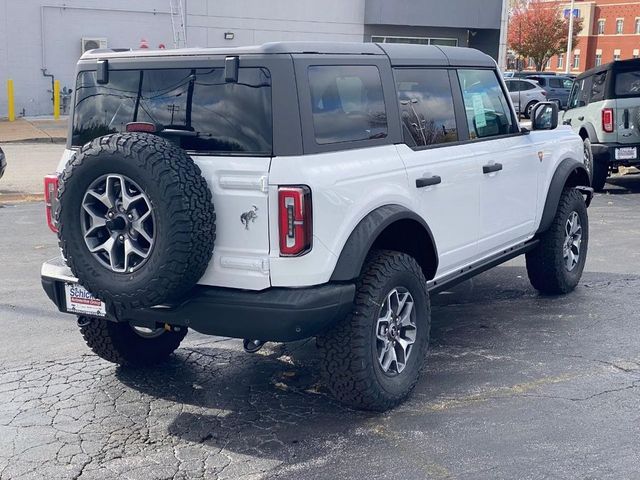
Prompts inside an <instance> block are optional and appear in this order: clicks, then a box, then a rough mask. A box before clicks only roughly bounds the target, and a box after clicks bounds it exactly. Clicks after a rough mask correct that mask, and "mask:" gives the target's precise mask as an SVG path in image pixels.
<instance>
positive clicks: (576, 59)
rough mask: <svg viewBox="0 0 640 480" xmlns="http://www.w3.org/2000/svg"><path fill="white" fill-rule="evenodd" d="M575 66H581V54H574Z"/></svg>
mask: <svg viewBox="0 0 640 480" xmlns="http://www.w3.org/2000/svg"><path fill="white" fill-rule="evenodd" d="M573 68H580V54H579V53H574V54H573Z"/></svg>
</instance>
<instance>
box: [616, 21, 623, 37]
mask: <svg viewBox="0 0 640 480" xmlns="http://www.w3.org/2000/svg"><path fill="white" fill-rule="evenodd" d="M623 30H624V20H623V19H622V18H619V19H617V20H616V34H618V35H621V34H622V32H623Z"/></svg>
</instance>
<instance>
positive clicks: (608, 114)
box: [602, 108, 613, 133]
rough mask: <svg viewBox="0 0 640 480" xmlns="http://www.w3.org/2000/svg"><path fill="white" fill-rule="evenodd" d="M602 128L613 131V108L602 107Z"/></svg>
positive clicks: (608, 131)
mask: <svg viewBox="0 0 640 480" xmlns="http://www.w3.org/2000/svg"><path fill="white" fill-rule="evenodd" d="M602 130H604V131H605V132H607V133H613V108H603V109H602Z"/></svg>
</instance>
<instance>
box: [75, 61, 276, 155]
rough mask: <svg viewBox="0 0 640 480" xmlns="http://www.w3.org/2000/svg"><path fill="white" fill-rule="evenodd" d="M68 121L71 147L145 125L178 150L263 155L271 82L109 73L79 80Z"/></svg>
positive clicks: (244, 76)
mask: <svg viewBox="0 0 640 480" xmlns="http://www.w3.org/2000/svg"><path fill="white" fill-rule="evenodd" d="M76 89H77V90H76V103H75V109H74V116H73V137H72V144H73V145H74V146H79V145H84V144H85V143H87V142H89V141H91V140H93V139H94V138H96V137H100V136H102V135H107V134H109V133H116V132H124V131H126V125H127V123H130V122H148V123H152V124H154V125H155V128H156V132H159V134H160V135H162V136H167V137H171V139H173V140H175V141H176V142H178V143H179V144H180V146H181V147H182V148H184V149H185V150H191V151H205V152H214V153H245V154H258V155H265V154H268V155H270V154H271V152H272V119H271V77H270V75H269V71H268V70H266V69H264V68H240V69H239V71H238V82H237V83H230V82H225V79H224V69H223V68H208V69H163V70H159V69H158V70H111V71H110V72H109V83H107V84H104V85H103V84H98V83H97V81H96V72H95V71H86V72H80V74H79V75H78V82H77V86H76Z"/></svg>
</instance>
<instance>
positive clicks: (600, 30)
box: [598, 20, 604, 35]
mask: <svg viewBox="0 0 640 480" xmlns="http://www.w3.org/2000/svg"><path fill="white" fill-rule="evenodd" d="M598 35H604V20H598Z"/></svg>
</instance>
